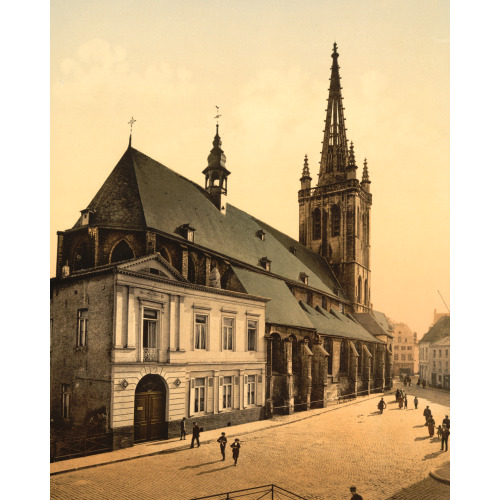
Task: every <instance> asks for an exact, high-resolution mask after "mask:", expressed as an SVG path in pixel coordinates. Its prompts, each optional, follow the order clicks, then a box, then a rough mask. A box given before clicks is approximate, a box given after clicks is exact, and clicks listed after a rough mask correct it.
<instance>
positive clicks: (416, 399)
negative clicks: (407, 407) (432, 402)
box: [413, 396, 418, 410]
mask: <svg viewBox="0 0 500 500" xmlns="http://www.w3.org/2000/svg"><path fill="white" fill-rule="evenodd" d="M413 404H414V405H415V410H418V398H417V396H415V399H414V400H413Z"/></svg>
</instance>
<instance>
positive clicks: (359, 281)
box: [358, 276, 362, 304]
mask: <svg viewBox="0 0 500 500" xmlns="http://www.w3.org/2000/svg"><path fill="white" fill-rule="evenodd" d="M361 292H362V281H361V276H358V302H359V303H360V304H361V295H362V293H361Z"/></svg>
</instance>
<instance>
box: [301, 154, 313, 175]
mask: <svg viewBox="0 0 500 500" xmlns="http://www.w3.org/2000/svg"><path fill="white" fill-rule="evenodd" d="M310 176H311V174H310V172H309V160H308V159H307V155H306V156H305V157H304V168H303V169H302V177H310Z"/></svg>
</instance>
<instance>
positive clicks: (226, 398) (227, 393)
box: [222, 377, 233, 408]
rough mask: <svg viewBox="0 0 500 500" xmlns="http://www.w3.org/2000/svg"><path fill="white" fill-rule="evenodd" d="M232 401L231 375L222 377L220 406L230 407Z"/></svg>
mask: <svg viewBox="0 0 500 500" xmlns="http://www.w3.org/2000/svg"><path fill="white" fill-rule="evenodd" d="M232 401H233V383H232V380H231V377H224V381H223V385H222V408H231V406H232Z"/></svg>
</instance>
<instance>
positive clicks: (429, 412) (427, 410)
mask: <svg viewBox="0 0 500 500" xmlns="http://www.w3.org/2000/svg"><path fill="white" fill-rule="evenodd" d="M431 415H432V412H431V410H430V408H429V407H428V406H426V408H425V410H424V417H425V425H427V421H428V420H429V417H430V416H431Z"/></svg>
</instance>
